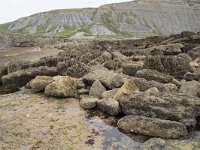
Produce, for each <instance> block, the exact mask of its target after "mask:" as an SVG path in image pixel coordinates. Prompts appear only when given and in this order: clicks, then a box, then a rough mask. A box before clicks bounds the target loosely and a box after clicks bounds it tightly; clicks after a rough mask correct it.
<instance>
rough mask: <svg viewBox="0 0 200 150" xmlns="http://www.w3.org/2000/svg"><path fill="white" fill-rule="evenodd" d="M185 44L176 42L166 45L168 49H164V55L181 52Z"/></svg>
mask: <svg viewBox="0 0 200 150" xmlns="http://www.w3.org/2000/svg"><path fill="white" fill-rule="evenodd" d="M183 47H184V46H183V45H182V44H179V43H176V44H168V45H166V49H165V50H164V51H163V52H164V55H177V54H180V53H181V52H182V51H181V48H183Z"/></svg>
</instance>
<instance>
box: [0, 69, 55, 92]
mask: <svg viewBox="0 0 200 150" xmlns="http://www.w3.org/2000/svg"><path fill="white" fill-rule="evenodd" d="M57 74H58V72H57V69H56V68H55V67H51V68H50V67H44V66H41V67H38V68H29V69H24V70H20V71H16V72H13V73H10V74H8V75H5V76H3V77H2V82H3V85H4V86H6V87H9V88H11V89H19V88H21V87H23V86H24V85H26V84H27V83H28V82H29V81H30V80H31V79H34V78H35V77H36V76H43V75H45V76H55V75H57Z"/></svg>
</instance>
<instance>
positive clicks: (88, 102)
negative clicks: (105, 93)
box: [80, 95, 99, 109]
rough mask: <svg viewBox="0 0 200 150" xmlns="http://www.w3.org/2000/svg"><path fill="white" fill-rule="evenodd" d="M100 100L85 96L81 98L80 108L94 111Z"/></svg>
mask: <svg viewBox="0 0 200 150" xmlns="http://www.w3.org/2000/svg"><path fill="white" fill-rule="evenodd" d="M98 101H99V100H98V98H95V97H92V96H87V95H83V96H81V100H80V106H81V107H82V108H84V109H93V108H95V107H96V106H97V102H98Z"/></svg>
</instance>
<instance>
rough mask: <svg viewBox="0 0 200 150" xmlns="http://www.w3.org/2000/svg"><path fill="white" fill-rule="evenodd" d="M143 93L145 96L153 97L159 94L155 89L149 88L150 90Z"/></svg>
mask: <svg viewBox="0 0 200 150" xmlns="http://www.w3.org/2000/svg"><path fill="white" fill-rule="evenodd" d="M145 93H146V94H147V95H154V94H157V93H159V90H158V89H157V88H156V87H151V88H150V89H148V90H146V91H145Z"/></svg>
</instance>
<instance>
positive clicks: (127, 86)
mask: <svg viewBox="0 0 200 150" xmlns="http://www.w3.org/2000/svg"><path fill="white" fill-rule="evenodd" d="M139 90H140V89H139V88H138V87H137V85H136V84H135V83H134V82H133V81H132V80H129V79H128V80H126V81H125V83H124V84H123V86H122V87H121V88H120V89H119V90H118V91H117V93H116V94H115V95H114V96H113V99H115V100H118V99H121V97H124V96H126V95H130V94H133V93H135V92H138V91H139Z"/></svg>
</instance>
